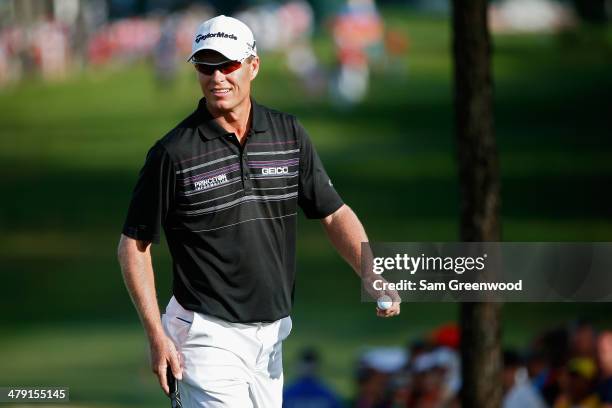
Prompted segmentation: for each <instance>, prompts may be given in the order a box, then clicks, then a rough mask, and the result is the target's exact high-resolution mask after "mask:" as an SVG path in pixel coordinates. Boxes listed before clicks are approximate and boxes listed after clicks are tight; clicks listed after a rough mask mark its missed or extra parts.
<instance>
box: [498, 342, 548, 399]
mask: <svg viewBox="0 0 612 408" xmlns="http://www.w3.org/2000/svg"><path fill="white" fill-rule="evenodd" d="M502 383H503V389H504V399H503V403H502V404H503V405H502V406H503V408H545V407H546V403H545V402H544V400H543V399H542V397H540V395H539V393H538V391H537V390H536V388H535V387H534V386H533V385H532V384H531V382H530V381H529V377H528V374H527V369H526V368H525V366H524V365H523V363H522V361H521V359H520V358H519V355H518V353H516V352H515V351H511V350H508V351H505V352H504V368H503V372H502Z"/></svg>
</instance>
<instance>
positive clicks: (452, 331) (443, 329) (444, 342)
mask: <svg viewBox="0 0 612 408" xmlns="http://www.w3.org/2000/svg"><path fill="white" fill-rule="evenodd" d="M430 339H431V342H432V343H433V344H434V345H436V346H445V347H450V348H452V349H455V350H458V349H459V345H460V343H461V332H460V331H459V326H458V325H457V324H456V323H447V324H444V325H442V326H440V327H438V328H437V329H435V330H434V331H433V332H432V333H431V337H430Z"/></svg>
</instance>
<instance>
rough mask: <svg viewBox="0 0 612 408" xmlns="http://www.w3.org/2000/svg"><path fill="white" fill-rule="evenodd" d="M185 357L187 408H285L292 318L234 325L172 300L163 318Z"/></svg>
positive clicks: (182, 387) (183, 395) (181, 388)
mask: <svg viewBox="0 0 612 408" xmlns="http://www.w3.org/2000/svg"><path fill="white" fill-rule="evenodd" d="M162 323H163V325H164V329H165V331H166V333H167V334H168V336H169V337H170V338H171V339H172V341H173V342H174V344H175V345H176V348H177V350H178V351H179V353H180V355H181V359H182V361H181V364H182V366H183V379H182V381H180V382H179V391H180V393H181V400H182V402H183V407H184V408H196V407H197V408H281V407H282V399H283V398H282V396H283V359H282V342H283V340H284V339H285V338H287V336H288V335H289V333H290V332H291V325H292V323H291V318H290V317H289V316H287V317H285V318H283V319H280V320H277V321H275V322H272V323H248V324H244V323H231V322H227V321H225V320H222V319H219V318H216V317H213V316H209V315H204V314H202V313H196V312H192V311H190V310H186V309H184V308H183V307H182V306H181V305H180V304H179V303H178V302H177V301H176V299H175V298H174V297H172V299H170V302H169V303H168V306H167V307H166V313H165V314H164V315H162Z"/></svg>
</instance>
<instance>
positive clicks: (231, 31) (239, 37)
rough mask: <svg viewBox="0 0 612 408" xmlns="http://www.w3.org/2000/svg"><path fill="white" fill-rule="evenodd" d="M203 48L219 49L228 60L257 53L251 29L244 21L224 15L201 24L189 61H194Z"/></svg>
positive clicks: (235, 59)
mask: <svg viewBox="0 0 612 408" xmlns="http://www.w3.org/2000/svg"><path fill="white" fill-rule="evenodd" d="M201 50H213V51H217V52H219V53H220V54H222V55H223V56H225V57H226V58H227V59H228V60H231V61H240V62H242V61H244V60H245V59H246V58H248V57H250V56H251V55H257V47H256V46H255V38H254V37H253V33H252V32H251V29H250V28H249V27H247V25H246V24H244V23H243V22H242V21H240V20H237V19H235V18H233V17H227V16H224V15H221V16H217V17H213V18H211V19H210V20H206V21H205V22H203V23H202V24H200V26H199V27H198V30H197V31H196V34H195V37H194V39H193V45H192V46H191V55H190V56H189V58H188V59H187V61H193V57H194V55H195V54H196V53H197V52H198V51H201Z"/></svg>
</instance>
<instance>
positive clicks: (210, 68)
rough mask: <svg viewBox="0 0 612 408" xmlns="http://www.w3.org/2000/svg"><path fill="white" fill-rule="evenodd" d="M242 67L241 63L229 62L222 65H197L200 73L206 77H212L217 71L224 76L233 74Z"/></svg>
mask: <svg viewBox="0 0 612 408" xmlns="http://www.w3.org/2000/svg"><path fill="white" fill-rule="evenodd" d="M241 65H242V63H241V62H239V61H229V62H226V63H225V64H221V65H207V64H195V66H196V69H197V70H198V72H200V73H201V74H204V75H212V74H214V73H215V71H216V70H219V72H221V73H222V74H223V75H227V74H231V73H232V72H234V71H236V70H237V69H238V68H240V66H241Z"/></svg>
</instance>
